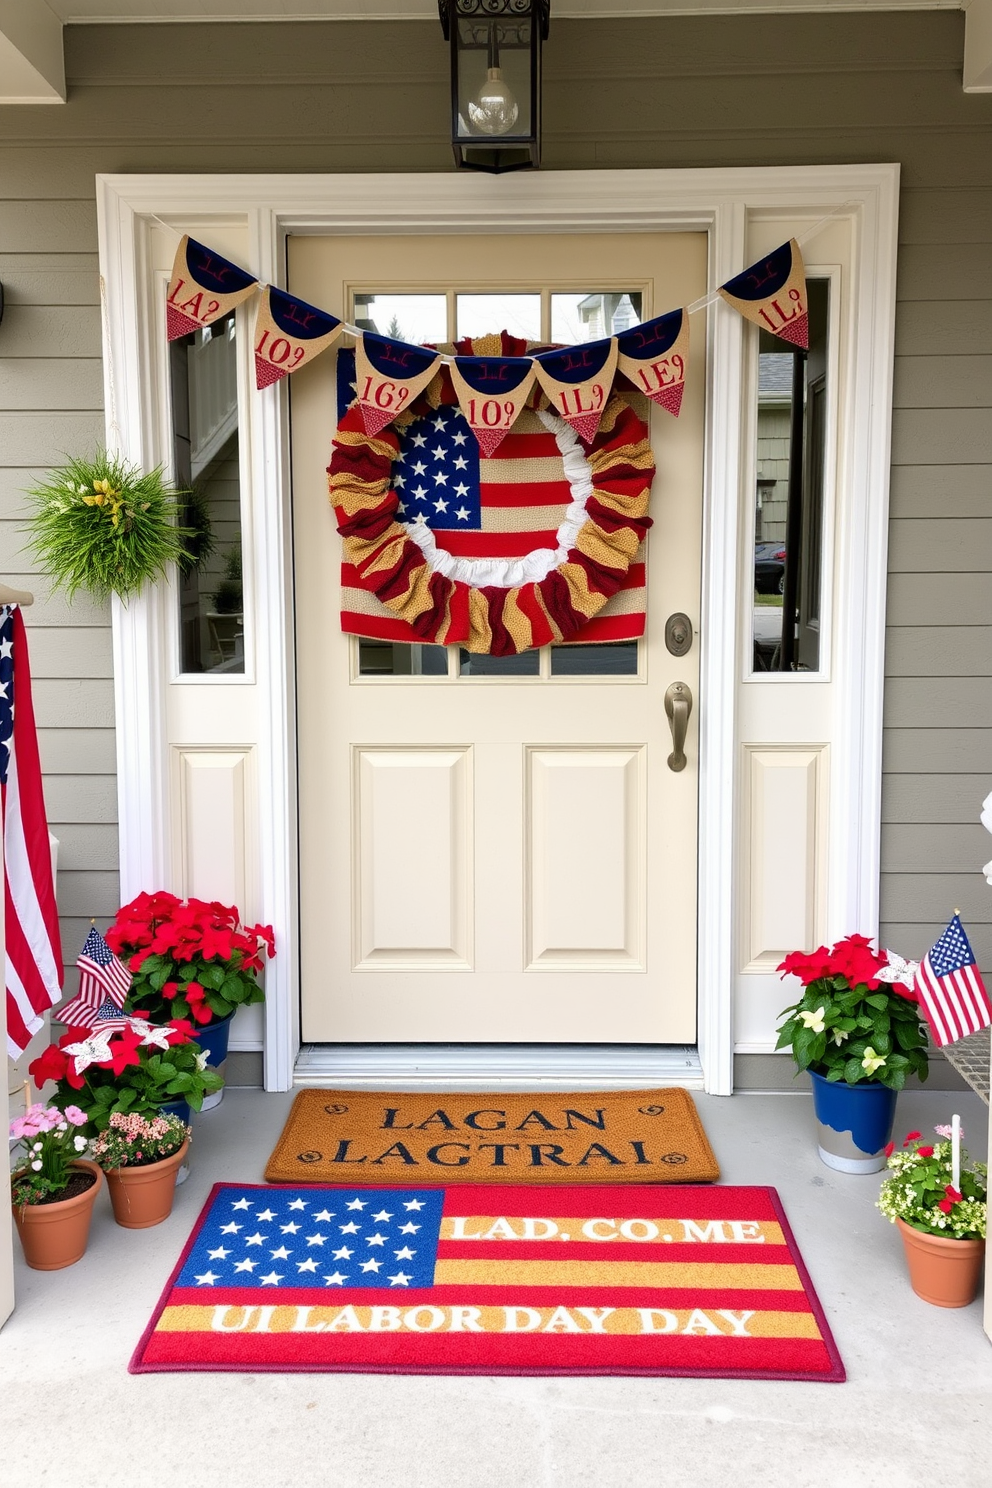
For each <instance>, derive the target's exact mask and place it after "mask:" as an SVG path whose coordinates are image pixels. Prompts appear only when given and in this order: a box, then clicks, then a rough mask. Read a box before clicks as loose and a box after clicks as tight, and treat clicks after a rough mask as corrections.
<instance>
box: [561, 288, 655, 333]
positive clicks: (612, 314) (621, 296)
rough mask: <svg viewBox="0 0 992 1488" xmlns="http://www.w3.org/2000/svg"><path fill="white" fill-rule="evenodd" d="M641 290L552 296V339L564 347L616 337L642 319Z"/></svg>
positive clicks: (592, 291) (602, 291) (594, 291)
mask: <svg viewBox="0 0 992 1488" xmlns="http://www.w3.org/2000/svg"><path fill="white" fill-rule="evenodd" d="M642 299H643V296H642V295H641V292H640V290H636V289H630V290H622V289H621V290H613V289H611V290H590V291H589V292H588V293H587V294H553V295H552V296H551V339H552V341H554V342H559V343H561V344H562V345H565V346H574V345H576V343H578V342H580V341H598V340H599V339H600V338H601V337H602V336H618V335H619V334H620V332H621V331H626V330H629V328H630V327H631V326H632V325H637V324H638V322H639V321H640V319H641V303H642Z"/></svg>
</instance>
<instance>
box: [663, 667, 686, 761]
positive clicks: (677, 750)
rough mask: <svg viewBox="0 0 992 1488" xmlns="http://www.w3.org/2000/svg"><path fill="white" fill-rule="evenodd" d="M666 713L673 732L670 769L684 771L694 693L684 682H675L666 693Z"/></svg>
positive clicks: (669, 757)
mask: <svg viewBox="0 0 992 1488" xmlns="http://www.w3.org/2000/svg"><path fill="white" fill-rule="evenodd" d="M665 712H666V713H667V714H668V723H669V726H670V728H671V730H672V752H671V754H670V755H669V756H668V768H669V769H670V770H684V769H685V765H686V759H685V734H686V729H687V728H688V727H689V714H690V713H691V712H692V693H691V692H690V691H689V689H688V687H686V685H685V683H684V682H673V683H672V685H671V687H670V688H669V689H668V691H667V692H666V693H665Z"/></svg>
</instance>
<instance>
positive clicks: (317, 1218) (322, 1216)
mask: <svg viewBox="0 0 992 1488" xmlns="http://www.w3.org/2000/svg"><path fill="white" fill-rule="evenodd" d="M333 1218H334V1210H333V1209H321V1211H320V1213H319V1214H315V1215H314V1217H313V1222H314V1224H320V1222H321V1220H327V1219H333Z"/></svg>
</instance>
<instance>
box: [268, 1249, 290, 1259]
mask: <svg viewBox="0 0 992 1488" xmlns="http://www.w3.org/2000/svg"><path fill="white" fill-rule="evenodd" d="M270 1254H271V1256H272V1259H273V1260H274V1261H288V1260H289V1251H288V1250H287V1249H286V1247H285V1245H280V1247H279V1249H278V1250H273V1251H270Z"/></svg>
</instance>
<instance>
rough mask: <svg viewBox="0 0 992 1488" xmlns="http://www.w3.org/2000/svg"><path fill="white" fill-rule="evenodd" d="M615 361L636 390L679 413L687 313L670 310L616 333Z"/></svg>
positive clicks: (686, 360)
mask: <svg viewBox="0 0 992 1488" xmlns="http://www.w3.org/2000/svg"><path fill="white" fill-rule="evenodd" d="M617 365H618V367H619V368H620V371H621V372H622V373H623V374H624V376H625V377H629V378H630V380H631V382H632V383H633V384H634V386H635V387H636V388H637V390H638V392H640V393H644V394H646V396H647V397H649V398H650V399H651V402H652V403H657V404H658V406H659V408H667V409H668V412H669V413H671V414H674V415H675V417H676V418H678V416H679V410H680V409H681V407H682V394H683V392H684V390H685V379H686V371H687V369H688V366H689V314H688V311H686V310H685V309H682V310H671V311H669V313H668V314H667V315H659V316H658V317H657V319H656V320H648V321H645V323H644V324H643V325H636V326H631V328H630V330H629V331H624V332H623V334H622V335H620V336H618V337H617Z"/></svg>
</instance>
